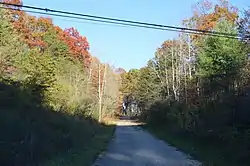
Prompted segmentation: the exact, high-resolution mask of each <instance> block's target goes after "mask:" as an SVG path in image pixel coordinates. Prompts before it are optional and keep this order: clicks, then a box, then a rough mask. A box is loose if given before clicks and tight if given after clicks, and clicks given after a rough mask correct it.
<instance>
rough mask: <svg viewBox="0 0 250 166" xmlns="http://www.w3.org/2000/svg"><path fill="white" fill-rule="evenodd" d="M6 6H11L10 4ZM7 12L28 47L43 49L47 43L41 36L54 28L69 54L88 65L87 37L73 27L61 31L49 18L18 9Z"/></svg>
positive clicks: (12, 0) (10, 0)
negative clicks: (35, 15)
mask: <svg viewBox="0 0 250 166" xmlns="http://www.w3.org/2000/svg"><path fill="white" fill-rule="evenodd" d="M4 2H5V3H10V4H19V5H21V4H22V1H21V0H4ZM7 7H9V8H13V7H12V6H11V7H10V6H7ZM8 12H9V13H8V14H9V15H10V16H11V17H10V19H11V22H12V23H13V25H14V27H15V29H16V31H17V32H19V33H20V34H21V35H22V39H23V40H24V41H25V43H27V44H28V46H29V47H30V48H33V47H38V48H40V49H41V50H44V49H45V48H46V47H47V43H46V42H44V41H43V37H44V35H45V34H46V33H47V32H48V30H49V29H54V30H55V31H56V32H57V35H58V38H59V39H60V40H62V41H64V43H65V44H67V46H68V48H69V51H70V53H71V55H72V56H73V57H74V58H76V59H78V60H79V61H81V62H82V63H83V65H84V66H85V67H89V65H90V61H91V56H90V54H89V52H88V50H89V43H88V41H87V38H86V37H84V36H81V35H80V33H79V32H78V31H77V30H76V29H75V28H69V29H65V30H64V31H63V30H62V29H61V28H60V27H58V26H54V25H53V22H52V19H51V18H45V17H38V18H37V17H34V16H31V15H28V14H27V13H25V12H23V11H20V10H9V11H8Z"/></svg>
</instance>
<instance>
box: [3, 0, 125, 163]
mask: <svg viewBox="0 0 250 166" xmlns="http://www.w3.org/2000/svg"><path fill="white" fill-rule="evenodd" d="M3 2H6V3H13V4H22V2H21V1H19V0H4V1H3ZM2 7H5V8H6V7H7V8H12V9H18V8H15V7H10V6H4V5H2ZM89 48H90V44H89V42H88V40H87V38H86V37H85V36H82V35H81V34H80V33H79V32H78V31H77V29H75V28H67V29H64V30H63V29H61V28H60V27H58V26H56V25H54V24H53V21H52V19H50V18H49V17H48V18H45V17H35V16H32V15H30V14H28V13H26V12H24V11H22V10H11V9H3V8H0V106H1V107H0V108H1V112H0V129H1V133H2V134H1V136H0V152H1V156H0V165H6V166H7V165H39V164H43V163H44V164H45V165H50V164H51V165H58V164H59V165H63V164H65V165H67V162H74V161H75V160H78V158H79V157H80V158H82V156H84V155H89V156H86V158H89V159H88V160H87V159H86V158H85V159H81V160H80V161H79V162H80V164H81V165H89V164H90V163H91V162H92V160H93V156H95V155H96V154H97V153H99V151H100V150H101V149H102V148H104V146H106V141H107V140H108V139H110V136H111V135H112V133H113V129H114V127H112V126H108V125H105V124H101V122H102V121H103V119H104V118H106V117H112V116H113V115H114V113H115V111H116V110H117V108H118V106H119V105H118V104H119V100H120V98H119V84H120V81H121V77H120V75H119V72H122V70H121V71H119V69H116V68H114V66H111V65H109V64H104V63H101V62H100V60H99V59H98V58H97V57H95V56H92V55H91V54H90V52H89ZM99 115H100V116H99ZM97 143H98V144H97ZM78 147H81V148H78ZM83 149H85V150H83ZM86 151H88V152H86ZM85 153H86V154H85ZM67 154H69V155H68V156H69V157H68V158H67V157H64V160H65V161H61V160H60V158H61V157H60V156H61V155H65V156H67ZM72 154H74V155H72ZM55 158H58V159H55ZM77 162H78V161H77ZM72 164H73V165H79V163H72Z"/></svg>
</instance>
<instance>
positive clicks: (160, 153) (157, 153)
mask: <svg viewBox="0 0 250 166" xmlns="http://www.w3.org/2000/svg"><path fill="white" fill-rule="evenodd" d="M93 166H201V164H200V163H199V162H197V161H194V160H192V159H190V157H189V156H187V155H185V154H184V153H182V152H180V151H177V149H176V148H174V147H172V146H170V145H168V144H166V143H165V142H163V141H161V140H159V139H157V138H155V137H154V136H152V135H151V134H150V133H148V132H146V131H144V130H143V129H141V128H140V127H138V126H136V125H131V123H129V122H127V121H124V120H123V121H119V122H118V123H117V127H116V131H115V134H114V138H113V139H112V140H111V142H110V144H109V146H108V148H107V151H106V152H104V153H103V154H101V155H100V156H99V158H98V159H97V160H96V162H95V163H94V165H93Z"/></svg>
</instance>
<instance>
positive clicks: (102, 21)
mask: <svg viewBox="0 0 250 166" xmlns="http://www.w3.org/2000/svg"><path fill="white" fill-rule="evenodd" d="M0 8H2V9H9V10H18V11H24V12H30V13H35V14H44V15H49V16H56V17H63V18H71V19H80V20H85V21H94V22H100V23H109V24H114V25H122V26H131V27H140V28H148V29H155V30H164V31H166V30H167V31H173V32H181V33H190V34H196V35H209V36H217V37H226V38H231V39H236V37H231V36H224V35H216V34H204V33H198V32H189V31H181V30H175V29H168V28H157V27H149V26H142V25H134V24H128V23H120V22H113V21H105V20H97V19H90V18H82V17H76V16H67V15H60V14H52V13H46V12H37V11H32V10H20V9H11V8H5V7H0Z"/></svg>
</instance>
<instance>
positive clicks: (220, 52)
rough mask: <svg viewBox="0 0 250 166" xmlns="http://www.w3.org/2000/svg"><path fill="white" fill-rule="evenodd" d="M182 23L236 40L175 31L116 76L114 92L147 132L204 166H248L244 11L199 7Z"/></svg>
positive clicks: (249, 38)
mask: <svg viewBox="0 0 250 166" xmlns="http://www.w3.org/2000/svg"><path fill="white" fill-rule="evenodd" d="M182 24H183V26H185V27H188V28H194V29H199V30H210V31H215V32H221V33H227V34H232V35H235V36H239V37H240V38H239V39H233V38H226V37H215V36H211V35H207V36H206V35H203V36H201V35H197V34H184V33H179V35H178V37H177V38H175V39H168V40H166V41H164V42H163V43H162V45H161V46H160V47H159V48H157V50H156V52H155V55H154V57H153V58H152V59H150V60H149V61H148V63H147V65H146V66H144V67H143V68H141V69H132V70H130V71H128V72H127V73H124V74H122V79H123V81H122V85H121V88H120V89H121V92H122V93H123V94H125V95H129V96H133V97H134V98H136V100H138V102H139V105H140V108H141V112H142V115H141V117H140V118H141V120H143V121H145V122H146V124H147V126H148V127H149V128H150V129H149V130H151V131H152V132H153V133H156V134H157V135H158V136H159V137H161V138H162V139H165V140H167V141H168V142H169V143H171V144H173V145H175V146H177V147H179V148H181V149H182V150H184V151H186V152H188V153H191V155H193V156H196V157H197V158H199V159H200V160H202V161H205V163H206V164H207V165H209V166H210V165H241V166H243V165H249V164H250V160H249V158H250V156H249V154H250V151H249V149H250V111H249V103H250V97H249V93H250V87H249V85H250V82H249V81H250V75H249V74H250V71H249V56H250V54H249V53H250V10H248V11H247V10H246V11H244V12H243V13H242V12H240V11H239V10H238V9H237V8H236V7H234V6H232V5H230V3H229V2H227V1H223V0H221V1H219V2H218V3H217V4H213V3H211V2H209V1H200V2H199V3H197V4H196V5H195V7H194V9H193V15H192V17H190V18H187V19H185V20H183V21H182ZM146 128H147V127H146ZM212 158H216V159H212Z"/></svg>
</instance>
